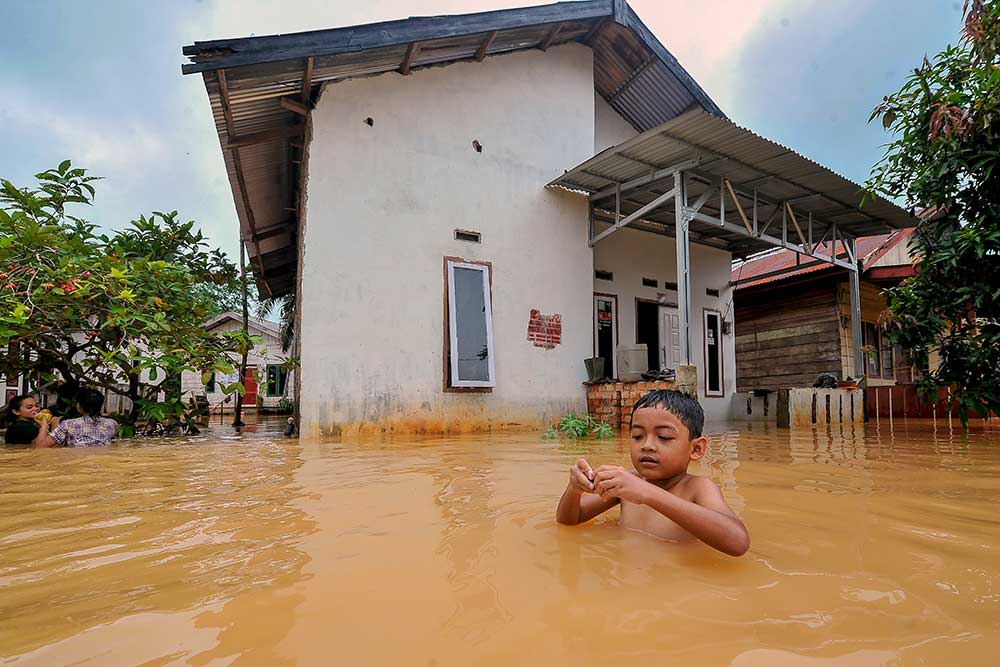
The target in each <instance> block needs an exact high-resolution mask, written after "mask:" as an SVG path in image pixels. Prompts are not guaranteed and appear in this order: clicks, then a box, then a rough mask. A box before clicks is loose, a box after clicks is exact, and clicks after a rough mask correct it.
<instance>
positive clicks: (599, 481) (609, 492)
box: [594, 466, 649, 505]
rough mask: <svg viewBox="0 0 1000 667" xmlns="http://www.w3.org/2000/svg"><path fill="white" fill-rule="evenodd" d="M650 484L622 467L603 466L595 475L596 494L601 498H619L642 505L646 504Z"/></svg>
mask: <svg viewBox="0 0 1000 667" xmlns="http://www.w3.org/2000/svg"><path fill="white" fill-rule="evenodd" d="M648 484H649V482H647V481H646V480H644V479H643V478H641V477H639V476H638V475H636V474H635V473H633V472H630V471H628V470H626V469H625V468H623V467H621V466H601V467H600V468H598V469H597V472H596V473H595V474H594V492H595V493H597V494H599V495H600V496H601V498H604V499H605V500H607V499H608V498H618V499H619V500H624V501H625V502H629V503H635V504H637V505H641V504H643V503H645V502H646V492H647V491H648V490H649V489H648V487H647V485H648Z"/></svg>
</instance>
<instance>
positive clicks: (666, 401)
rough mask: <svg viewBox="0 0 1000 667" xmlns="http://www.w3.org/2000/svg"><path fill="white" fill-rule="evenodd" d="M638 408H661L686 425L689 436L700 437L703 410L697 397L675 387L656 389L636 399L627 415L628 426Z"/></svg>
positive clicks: (703, 416)
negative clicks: (629, 413) (630, 413)
mask: <svg viewBox="0 0 1000 667" xmlns="http://www.w3.org/2000/svg"><path fill="white" fill-rule="evenodd" d="M639 408H663V409H664V410H666V411H667V412H669V413H670V414H672V415H673V416H675V417H677V419H679V420H680V421H681V423H682V424H684V425H685V426H686V427H687V430H688V437H689V438H698V437H700V436H701V429H702V428H703V427H704V426H705V411H704V410H702V409H701V404H700V403H698V401H697V399H694V398H691V397H690V396H688V395H687V394H682V393H681V392H679V391H677V390H675V389H656V390H654V391H651V392H649V393H648V394H646V395H645V396H643V397H642V398H640V399H639V400H638V401H636V402H635V405H634V406H633V407H632V415H631V416H630V417H629V421H628V425H629V428H631V427H632V417H635V411H636V410H638V409H639Z"/></svg>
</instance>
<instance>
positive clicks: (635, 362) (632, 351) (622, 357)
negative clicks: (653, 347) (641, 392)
mask: <svg viewBox="0 0 1000 667" xmlns="http://www.w3.org/2000/svg"><path fill="white" fill-rule="evenodd" d="M647 370H649V357H648V356H647V351H646V344H645V343H640V344H638V345H619V346H618V379H619V380H621V381H622V382H638V381H639V380H641V379H642V374H643V373H645V372H646V371H647Z"/></svg>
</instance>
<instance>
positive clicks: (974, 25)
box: [867, 0, 1000, 424]
mask: <svg viewBox="0 0 1000 667" xmlns="http://www.w3.org/2000/svg"><path fill="white" fill-rule="evenodd" d="M963 18H964V27H963V30H962V35H961V39H960V41H959V43H958V45H956V46H949V47H948V48H947V49H945V50H944V51H943V52H941V53H940V54H938V55H937V56H936V57H935V58H934V59H933V60H929V59H927V58H924V62H923V64H922V65H921V66H920V67H918V68H917V69H915V70H914V72H913V74H912V75H910V77H909V78H908V79H907V80H906V82H905V83H904V84H903V87H902V88H901V89H900V90H899V91H898V92H896V93H893V94H892V95H889V96H887V97H885V98H884V100H883V102H882V103H881V104H880V105H878V107H876V109H875V111H874V112H873V113H872V118H871V120H874V119H876V118H878V119H881V122H882V125H883V126H884V127H885V128H886V129H887V130H888V131H889V132H890V133H891V134H892V139H891V141H890V143H889V144H888V150H887V151H886V153H885V156H884V157H883V158H882V159H881V161H880V162H879V163H878V164H876V165H875V167H874V168H873V170H872V174H871V178H870V180H869V182H868V184H867V188H868V190H869V191H870V192H871V193H877V194H880V195H884V196H887V197H890V198H895V199H898V200H901V201H903V202H905V205H906V206H907V207H911V208H913V209H915V210H918V211H922V215H921V221H920V223H919V226H918V227H917V230H916V232H915V233H914V235H913V237H912V241H911V249H912V250H914V251H915V254H916V255H917V256H918V260H917V265H916V268H917V274H916V276H914V277H912V278H909V279H907V280H905V281H904V282H903V283H902V284H901V285H899V286H898V287H896V288H893V289H890V290H888V295H887V296H888V317H887V319H886V321H885V323H884V325H885V327H886V330H887V332H888V333H889V335H890V337H891V339H892V340H893V342H895V343H898V344H900V345H902V346H903V347H904V348H906V349H908V350H910V351H911V354H912V355H913V358H914V361H915V362H916V363H917V364H918V365H920V366H922V367H925V368H926V366H927V362H928V357H929V355H930V353H931V352H932V351H935V350H936V351H937V353H938V357H939V365H938V367H937V369H934V370H930V371H928V372H927V373H926V375H925V377H924V379H923V389H924V390H925V392H927V393H930V392H935V393H936V391H937V389H938V387H949V388H951V389H952V393H951V395H952V397H953V398H952V400H953V402H954V404H955V405H957V407H958V409H959V414H960V416H961V419H962V422H963V424H964V423H966V420H967V418H968V415H969V414H980V415H985V414H987V412H988V410H993V411H994V412H1000V55H998V54H1000V0H966V2H965V6H964V8H963Z"/></svg>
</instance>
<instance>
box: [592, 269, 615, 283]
mask: <svg viewBox="0 0 1000 667" xmlns="http://www.w3.org/2000/svg"><path fill="white" fill-rule="evenodd" d="M594 278H596V279H597V280H609V281H610V280H614V279H615V274H613V273H611V272H610V271H594Z"/></svg>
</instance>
